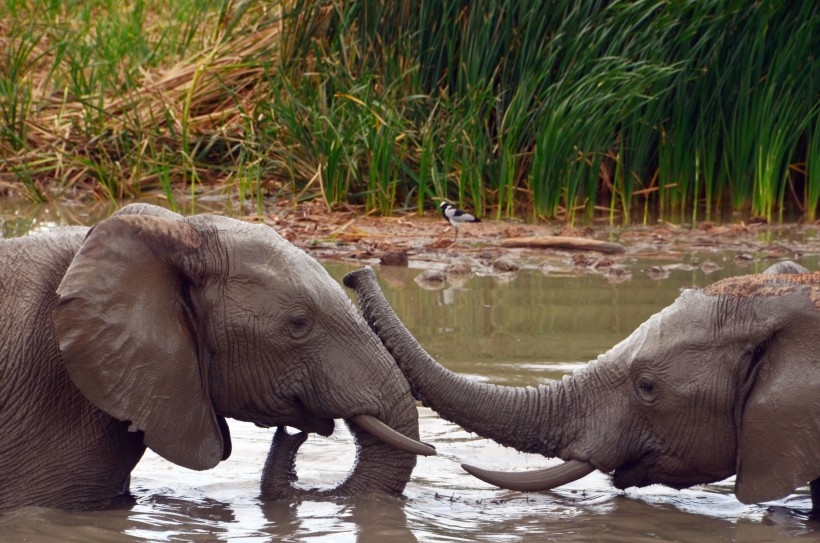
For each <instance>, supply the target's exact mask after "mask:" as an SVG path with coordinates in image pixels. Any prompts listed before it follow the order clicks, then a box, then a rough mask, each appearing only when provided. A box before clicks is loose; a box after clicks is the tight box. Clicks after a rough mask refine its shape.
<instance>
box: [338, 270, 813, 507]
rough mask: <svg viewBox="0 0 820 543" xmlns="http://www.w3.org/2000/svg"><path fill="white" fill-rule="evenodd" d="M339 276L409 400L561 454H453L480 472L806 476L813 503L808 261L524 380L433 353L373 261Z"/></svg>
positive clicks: (758, 497) (626, 483)
mask: <svg viewBox="0 0 820 543" xmlns="http://www.w3.org/2000/svg"><path fill="white" fill-rule="evenodd" d="M344 282H345V284H346V285H347V286H349V287H351V288H353V289H355V291H356V293H357V294H358V296H359V301H360V305H361V307H362V310H363V313H364V315H365V318H366V319H367V320H368V322H369V323H370V324H371V327H372V328H373V329H374V330H375V331H376V333H377V334H378V335H379V337H381V338H382V340H383V341H384V343H385V345H386V346H387V348H388V349H389V350H390V352H391V353H392V354H393V356H394V358H395V359H396V361H397V363H398V364H399V366H400V367H401V368H402V371H403V372H404V373H405V376H406V377H407V379H408V381H409V382H410V385H411V388H412V390H413V393H414V395H415V396H416V397H417V398H418V399H420V400H422V401H423V402H424V403H425V404H426V405H428V406H429V407H431V408H432V409H433V410H435V411H436V412H438V413H439V414H440V415H441V416H442V417H443V418H445V419H447V420H449V421H452V422H455V423H457V424H459V425H461V426H463V427H464V428H465V429H466V430H468V431H471V432H475V433H476V434H478V435H480V436H483V437H486V438H489V439H492V440H494V441H496V442H498V443H500V444H502V445H505V446H509V447H514V448H515V449H517V450H519V451H523V452H529V453H540V454H542V455H545V456H548V457H559V458H561V459H563V460H566V461H567V462H566V463H565V464H563V465H561V466H558V467H554V468H548V469H544V470H538V471H536V472H531V473H501V472H495V471H489V470H484V469H479V468H476V467H472V466H464V467H465V469H467V470H468V471H469V472H470V473H472V474H473V475H476V476H478V477H479V478H481V479H483V480H485V481H487V482H490V483H492V484H495V485H497V486H501V487H504V488H509V489H513V490H524V491H527V490H530V491H536V490H546V489H549V488H553V487H555V486H559V485H561V484H564V483H567V482H569V481H571V480H575V479H578V478H580V477H582V476H584V475H586V474H588V473H590V472H591V471H593V470H595V469H597V470H600V471H602V472H604V473H611V474H612V480H613V483H614V485H615V486H616V487H617V488H621V489H625V488H628V487H632V486H646V485H650V484H654V483H660V484H664V485H668V486H671V487H673V488H678V489H680V488H685V487H689V486H692V485H696V484H701V483H709V482H714V481H718V480H721V479H724V478H726V477H729V476H731V475H734V474H736V475H737V477H736V483H735V494H736V495H737V497H738V499H740V501H742V502H744V503H758V502H762V501H768V500H773V499H778V498H781V497H784V496H786V495H788V494H789V493H790V492H792V491H793V490H794V489H796V488H798V487H800V486H803V485H806V484H807V483H811V495H812V503H813V508H814V509H815V510H818V509H820V272H815V273H808V270H805V269H803V268H802V267H800V266H797V265H795V264H792V263H781V264H778V265H776V266H774V267H773V268H771V269H770V270H767V272H766V273H763V274H757V275H749V276H742V277H735V278H731V279H726V280H723V281H720V282H717V283H715V284H713V285H711V286H709V287H707V288H704V289H699V290H698V289H690V290H687V291H685V292H683V293H682V294H681V296H680V297H679V298H678V299H677V300H676V301H675V302H674V303H673V304H672V305H670V306H669V307H667V308H666V309H664V310H662V311H661V312H659V313H658V314H656V315H654V316H653V317H651V318H650V319H649V320H648V321H647V322H645V323H644V324H643V325H641V326H640V327H639V328H638V329H637V330H636V331H635V332H633V333H632V334H631V335H630V336H629V337H628V338H626V339H625V340H623V341H622V342H621V343H619V344H618V345H616V346H615V347H614V348H612V349H611V350H610V351H608V352H606V353H605V354H603V355H600V356H599V357H598V359H597V360H595V361H592V362H591V363H589V364H587V365H586V366H585V367H583V368H582V369H579V370H577V371H576V372H574V374H573V375H572V376H566V377H564V378H563V380H562V381H561V382H558V383H555V384H552V385H550V386H539V387H523V388H522V387H504V386H495V385H491V384H487V383H480V382H476V381H473V380H470V379H467V378H465V377H463V376H460V375H457V374H455V373H453V372H451V371H449V370H447V369H446V368H444V367H443V366H442V365H440V364H439V363H438V362H437V361H435V360H434V359H433V358H431V357H430V356H429V355H428V354H427V353H426V352H425V351H424V349H423V348H422V347H421V346H419V345H418V343H417V342H416V341H415V339H414V338H413V337H412V336H411V335H410V333H409V332H408V331H407V330H406V328H405V327H404V325H403V324H402V323H401V321H400V320H399V319H398V317H397V316H396V315H395V314H394V313H393V311H392V309H391V308H390V306H389V304H388V303H387V301H386V300H385V298H384V296H383V295H382V293H381V291H380V289H379V286H378V282H377V280H376V278H375V275H374V274H373V272H372V270H369V269H363V270H358V271H355V272H352V273H350V274H348V275H347V276H346V277H345V279H344Z"/></svg>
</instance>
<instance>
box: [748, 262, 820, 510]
mask: <svg viewBox="0 0 820 543" xmlns="http://www.w3.org/2000/svg"><path fill="white" fill-rule="evenodd" d="M787 277H788V276H785V275H781V276H780V277H779V282H778V285H779V287H781V288H786V289H788V288H789V287H784V286H783V285H784V284H785V283H788V282H790V281H791V280H790V279H787ZM793 277H794V278H795V281H798V282H802V281H805V282H806V283H808V284H813V286H803V287H802V288H800V289H799V290H798V291H795V292H791V293H789V294H787V295H784V296H776V297H773V298H771V299H767V300H763V304H762V305H763V306H765V307H766V311H765V314H762V312H761V314H760V315H758V316H757V317H758V320H759V321H761V322H764V321H768V322H769V323H772V322H779V324H778V327H777V328H775V329H774V331H773V333H772V332H771V330H770V333H771V335H770V336H769V337H767V339H766V340H765V342H764V343H763V344H761V345H759V346H758V349H757V350H758V354H757V355H756V357H755V358H756V359H757V368H756V369H757V373H756V376H755V377H754V381H753V384H752V386H751V390H750V392H749V394H748V396H747V397H746V401H745V404H744V405H743V406H742V411H741V413H742V414H741V417H740V429H739V439H738V453H737V478H736V481H735V494H736V495H737V497H738V499H739V500H740V501H742V502H744V503H759V502H762V501H768V500H774V499H779V498H782V497H785V496H787V495H788V494H790V493H791V492H793V491H794V489H796V488H798V487H800V486H803V485H806V484H807V483H809V482H810V481H812V480H814V479H817V478H818V477H820V447H818V443H820V392H818V391H820V354H819V353H818V335H820V284H818V282H820V275H818V274H817V273H814V274H805V275H801V276H793ZM793 284H794V283H792V285H793ZM807 293H808V294H807Z"/></svg>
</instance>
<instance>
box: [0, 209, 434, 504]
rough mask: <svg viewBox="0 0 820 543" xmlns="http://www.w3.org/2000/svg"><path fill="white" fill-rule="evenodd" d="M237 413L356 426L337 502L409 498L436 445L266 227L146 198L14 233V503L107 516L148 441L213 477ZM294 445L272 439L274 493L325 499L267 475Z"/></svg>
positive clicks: (391, 374) (373, 350)
mask: <svg viewBox="0 0 820 543" xmlns="http://www.w3.org/2000/svg"><path fill="white" fill-rule="evenodd" d="M225 417H232V418H234V419H238V420H242V421H250V422H254V423H256V424H258V425H260V426H266V427H273V426H285V425H287V426H291V427H295V428H298V429H299V430H301V431H302V432H315V433H318V434H321V435H323V436H327V435H329V434H331V433H332V432H333V428H334V419H344V420H345V421H346V423H347V424H348V426H349V427H350V428H351V431H352V433H353V435H354V437H355V439H356V441H357V446H358V456H357V461H356V465H355V467H354V469H353V471H352V472H351V474H350V475H349V476H348V478H347V479H345V480H344V481H343V482H341V483H340V484H339V485H338V486H337V487H336V488H333V489H328V490H326V491H322V492H324V493H327V494H330V495H349V494H357V493H363V492H370V491H387V492H401V490H402V489H403V488H404V485H405V484H406V482H407V481H408V479H409V477H410V474H411V471H412V469H413V467H414V466H415V462H416V460H415V459H416V457H415V454H420V453H421V454H427V453H430V452H432V449H431V448H430V447H429V446H425V445H423V444H421V443H418V442H416V441H413V440H416V439H417V438H418V414H417V411H416V407H415V401H414V399H413V397H412V395H411V394H410V390H409V387H408V385H407V382H406V381H405V379H404V378H403V376H402V374H401V372H400V371H398V369H397V368H396V367H395V363H394V362H393V360H392V358H391V357H390V355H389V353H388V352H387V351H386V350H385V349H384V347H383V346H382V344H381V342H380V341H379V340H378V338H377V337H376V336H375V335H374V334H373V333H372V332H371V330H370V329H369V328H368V326H367V324H366V323H365V322H364V320H363V319H362V318H361V316H360V315H359V314H358V311H357V309H356V308H355V306H354V305H353V303H352V302H351V301H350V300H349V298H348V297H347V295H346V293H345V292H344V290H343V289H342V288H341V286H340V285H338V284H337V283H336V282H335V281H334V280H333V279H332V278H331V277H330V276H329V275H328V274H327V272H326V271H325V270H324V269H323V268H322V267H321V265H319V263H317V262H316V261H315V260H314V259H312V258H311V257H309V256H308V255H307V254H305V253H304V252H302V251H300V250H299V249H297V248H296V247H294V246H293V245H291V244H290V243H288V242H287V241H285V240H284V239H283V238H281V237H280V236H279V235H278V234H276V233H275V232H274V231H273V230H272V229H270V228H268V227H266V226H262V225H251V224H247V223H243V222H240V221H236V220H232V219H228V218H224V217H219V216H206V215H201V216H193V217H187V218H184V217H182V216H180V215H177V214H175V213H171V212H169V211H167V210H164V209H162V208H159V207H155V206H149V205H145V204H134V205H130V206H127V207H125V208H123V209H122V210H121V211H120V212H118V213H117V214H115V216H112V217H111V218H109V219H107V220H104V221H102V222H100V223H99V224H97V225H96V226H94V227H93V228H91V229H88V228H80V227H66V228H59V229H56V230H53V231H50V232H48V233H46V234H42V235H31V236H26V237H22V238H15V239H7V240H2V241H0V508H10V507H15V506H21V505H38V506H51V507H60V508H96V507H101V506H105V505H107V504H109V503H111V502H112V501H116V499H117V498H118V497H120V496H124V495H127V493H128V490H129V478H130V473H131V470H132V468H133V467H134V466H135V465H136V463H137V462H138V461H139V459H140V457H141V456H142V454H143V452H144V450H145V447H146V446H147V447H150V448H151V449H152V450H154V451H155V452H156V453H158V454H159V455H160V456H163V457H164V458H166V459H168V460H170V461H172V462H174V463H176V464H179V465H181V466H185V467H187V468H191V469H195V470H204V469H208V468H212V467H213V466H215V465H216V464H217V463H219V462H220V461H221V460H223V459H225V458H227V457H228V455H229V454H230V451H231V440H230V436H229V432H228V426H227V424H226V421H225ZM281 432H284V430H281ZM281 432H280V437H281ZM294 439H295V438H294ZM397 447H399V448H401V449H402V450H399V448H397ZM295 448H298V446H295V447H294V446H288V447H286V448H285V449H284V450H282V451H281V452H277V450H276V440H274V443H273V448H272V451H271V455H270V458H269V462H268V467H267V468H266V472H265V474H264V476H263V479H267V483H268V484H266V485H265V492H264V493H263V494H267V495H269V496H272V497H284V496H292V495H295V494H299V493H302V492H315V493H317V494H321V493H322V492H320V491H318V490H313V489H297V488H295V487H292V485H290V484H289V481H290V480H292V476H289V477H280V476H279V475H278V474H275V473H272V472H270V470H272V469H274V467H275V466H276V465H277V464H283V462H282V460H281V459H280V458H279V457H287V456H288V455H290V454H293V452H294V450H295ZM285 464H286V463H285ZM289 475H291V474H289ZM277 485H279V486H277ZM281 485H285V487H283V486H281Z"/></svg>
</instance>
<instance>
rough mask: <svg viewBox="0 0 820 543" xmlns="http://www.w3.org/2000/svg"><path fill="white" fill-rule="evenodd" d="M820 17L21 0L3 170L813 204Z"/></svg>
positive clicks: (551, 200)
mask: <svg viewBox="0 0 820 543" xmlns="http://www.w3.org/2000/svg"><path fill="white" fill-rule="evenodd" d="M818 21H820V5H818V4H817V3H816V2H775V1H768V0H767V1H763V2H757V3H753V4H750V3H748V2H745V1H741V0H701V1H699V2H667V1H661V0H654V1H652V0H631V1H604V0H586V1H583V2H577V1H572V0H553V1H552V2H549V3H547V4H545V3H543V2H535V1H532V0H524V1H511V0H496V1H492V2H490V1H485V0H479V1H474V2H467V1H466V0H461V1H453V2H433V1H430V0H417V1H413V2H410V1H409V0H397V1H387V0H348V1H345V2H342V1H339V0H325V1H321V0H289V1H284V2H262V1H245V2H240V1H233V0H221V1H218V2H207V1H205V0H181V1H180V2H176V3H168V2H166V3H162V2H159V1H157V0H135V1H134V2H130V3H122V2H114V1H113V0H89V1H87V2H78V3H63V2H55V1H47V0H10V1H9V2H7V3H6V6H5V7H0V41H2V45H3V47H2V49H0V51H2V52H0V121H2V126H1V127H0V153H2V159H3V162H2V163H0V181H4V182H5V183H4V185H5V186H15V187H20V188H21V190H23V191H24V192H25V193H26V194H27V195H29V197H31V198H32V199H45V198H53V197H56V196H59V195H60V194H63V193H66V192H73V191H74V189H75V188H76V187H88V188H91V189H92V190H93V191H94V192H96V193H97V194H99V195H101V196H102V197H104V198H111V199H117V198H121V197H128V196H134V195H139V194H140V193H141V192H143V191H147V190H160V191H162V192H164V193H165V194H166V196H167V197H168V198H169V199H173V198H174V197H175V195H177V194H179V191H180V190H184V191H189V192H190V194H191V195H193V196H196V195H197V194H199V193H200V192H201V191H202V190H209V189H211V188H212V187H224V190H225V191H226V192H227V193H231V194H236V195H238V197H239V198H240V199H241V200H248V201H249V202H253V204H254V205H255V206H256V208H257V209H262V205H263V202H264V199H265V198H273V197H287V198H290V199H291V200H292V201H294V202H296V201H299V200H301V199H305V198H322V199H323V200H324V201H325V202H326V203H327V205H328V206H331V207H332V206H334V205H338V204H342V203H349V202H352V203H358V204H362V205H364V206H365V207H366V208H367V209H369V210H377V211H379V212H380V213H384V214H387V213H390V212H392V211H393V210H395V209H397V208H403V209H415V210H417V211H419V212H422V211H423V210H425V209H429V208H431V207H432V206H433V205H434V204H435V202H437V201H438V200H440V199H445V198H447V199H451V200H454V201H457V202H459V203H461V204H464V205H467V206H471V207H473V208H475V209H477V210H478V212H479V213H485V214H491V215H492V216H495V217H508V216H513V215H519V216H527V217H530V218H547V219H551V218H561V219H564V220H567V221H570V222H573V221H577V220H588V219H590V218H592V217H593V216H595V215H603V216H608V217H609V220H610V221H613V222H614V221H624V222H629V221H632V220H643V221H650V220H654V219H670V218H674V219H676V220H677V219H680V220H692V221H697V220H704V219H706V220H711V219H714V218H720V217H721V216H722V215H721V212H722V210H724V209H729V210H731V211H734V212H739V213H741V215H740V216H742V217H747V216H758V217H762V218H765V219H767V220H770V221H775V220H782V219H783V218H784V217H785V213H787V212H788V211H789V210H790V209H800V210H802V212H803V215H804V216H805V218H806V219H807V220H815V218H816V213H817V209H818V205H820V188H819V187H820V159H818V158H817V156H818V152H820V129H818V128H817V127H818V125H820V106H818V93H820V69H818V68H819V66H818V59H817V52H818V51H820V28H818V26H820V24H818ZM172 203H173V200H172Z"/></svg>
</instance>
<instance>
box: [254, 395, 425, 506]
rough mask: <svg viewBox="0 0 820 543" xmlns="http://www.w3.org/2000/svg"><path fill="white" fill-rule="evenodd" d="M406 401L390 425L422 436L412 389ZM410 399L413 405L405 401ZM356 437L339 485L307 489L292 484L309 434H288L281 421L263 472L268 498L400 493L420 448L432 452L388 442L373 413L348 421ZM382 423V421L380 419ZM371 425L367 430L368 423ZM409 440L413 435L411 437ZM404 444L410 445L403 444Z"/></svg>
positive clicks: (265, 491)
mask: <svg viewBox="0 0 820 543" xmlns="http://www.w3.org/2000/svg"><path fill="white" fill-rule="evenodd" d="M407 396H408V398H409V402H408V401H402V402H401V404H402V406H401V407H402V408H401V409H398V411H397V412H396V416H394V417H392V420H390V421H388V425H389V426H390V427H391V428H392V429H393V430H394V431H397V432H398V433H400V434H401V435H403V436H405V438H412V439H415V440H416V441H418V415H417V412H416V409H415V402H414V401H413V398H412V397H411V396H410V395H409V394H408V395H407ZM403 404H409V407H410V410H408V408H407V405H403ZM346 423H347V425H348V427H349V428H350V431H351V433H352V434H353V437H354V439H355V440H356V460H355V465H354V468H353V470H352V471H351V473H350V474H349V475H348V476H347V478H346V479H345V480H344V481H342V482H341V483H340V484H339V485H338V486H336V487H335V488H329V489H322V490H320V489H303V488H297V487H294V486H293V484H292V483H294V482H295V481H296V480H297V479H298V477H297V475H296V468H295V460H296V453H297V452H298V450H299V447H300V446H301V445H302V444H303V443H304V442H305V440H306V439H307V434H305V433H304V432H299V433H298V434H293V435H292V434H288V433H287V431H286V430H285V429H284V428H283V427H279V428H277V430H276V432H275V433H274V436H273V441H272V443H271V448H270V451H269V452H268V457H267V460H266V461H265V468H264V471H263V475H262V497H263V498H266V499H291V498H294V497H338V496H355V495H360V494H367V493H371V492H386V493H391V494H398V493H401V492H402V491H403V490H404V487H405V485H406V484H407V481H409V480H410V475H411V473H412V471H413V468H414V467H415V465H416V454H432V452H430V451H433V452H434V451H435V450H434V449H433V448H432V447H430V448H429V451H424V450H422V448H421V447H419V446H418V444H417V445H410V446H409V448H410V450H413V449H414V448H415V449H416V452H408V451H407V450H400V449H398V448H396V446H394V445H391V444H390V443H388V442H386V441H385V440H384V438H383V437H382V436H380V437H376V435H374V433H371V432H370V431H369V430H372V428H371V425H372V424H373V422H372V421H371V420H370V417H364V416H362V417H353V418H352V419H350V420H347V421H346ZM377 424H378V423H377ZM365 428H367V430H366V429H365ZM408 441H409V440H408ZM401 446H406V445H401Z"/></svg>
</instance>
